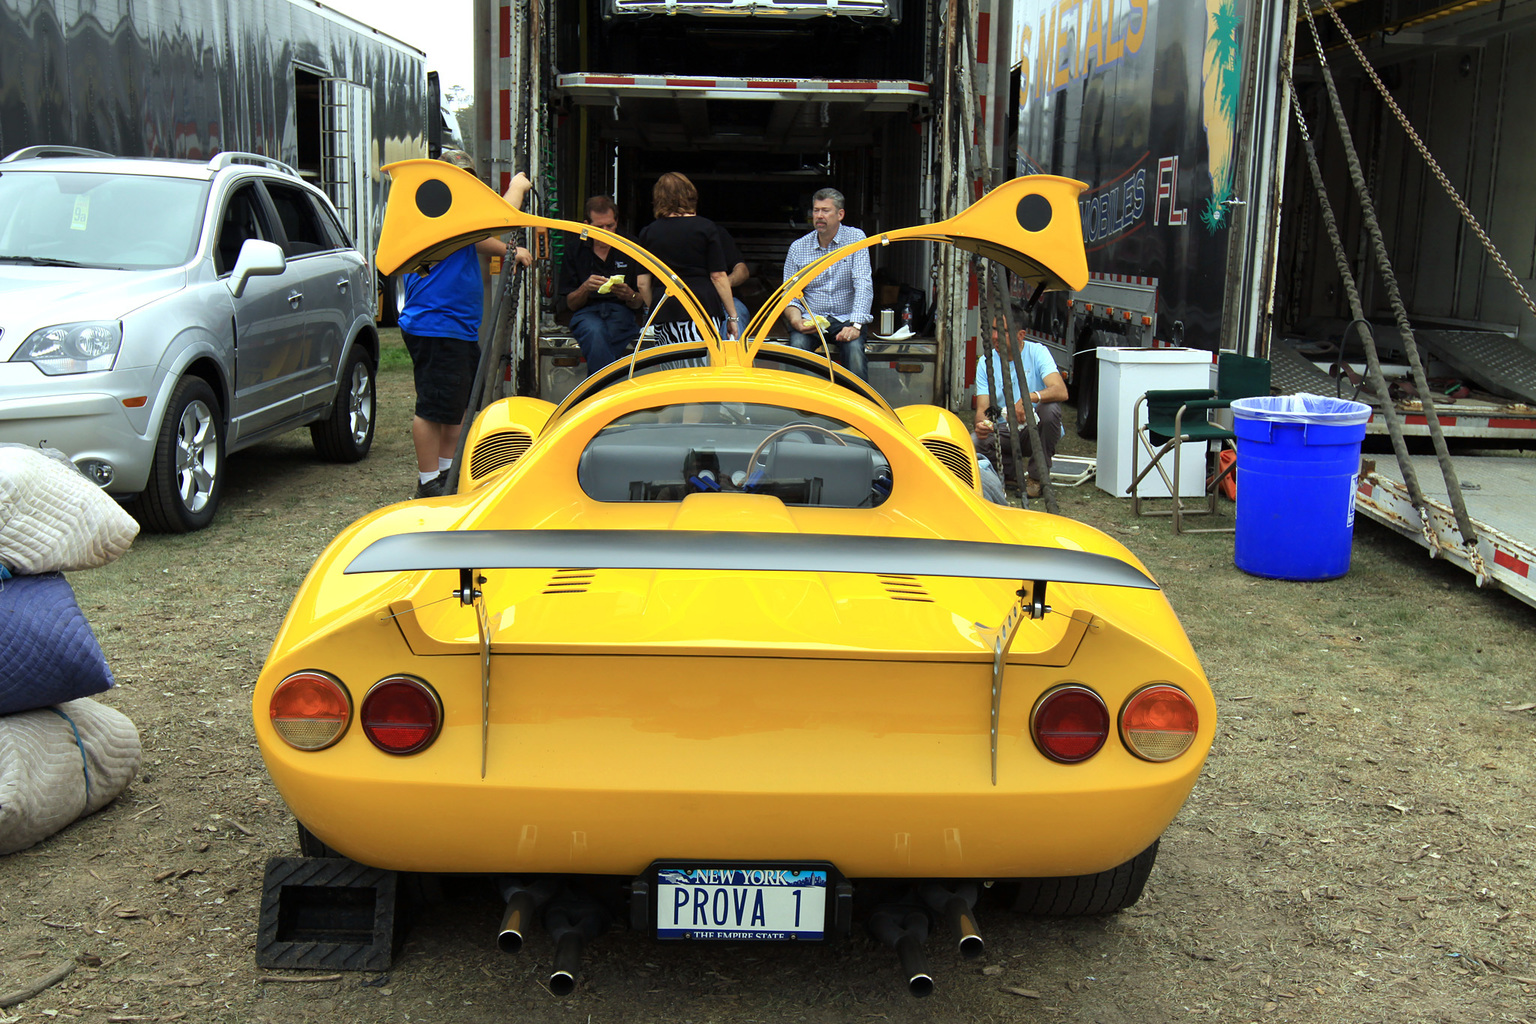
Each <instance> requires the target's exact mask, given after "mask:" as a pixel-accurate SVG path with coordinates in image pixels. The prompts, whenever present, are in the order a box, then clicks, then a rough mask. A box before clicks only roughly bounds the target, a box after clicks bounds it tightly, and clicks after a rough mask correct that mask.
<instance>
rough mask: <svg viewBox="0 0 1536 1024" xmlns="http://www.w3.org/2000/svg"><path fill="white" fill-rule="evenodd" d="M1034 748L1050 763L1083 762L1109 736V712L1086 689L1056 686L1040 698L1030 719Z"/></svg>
mask: <svg viewBox="0 0 1536 1024" xmlns="http://www.w3.org/2000/svg"><path fill="white" fill-rule="evenodd" d="M1029 730H1030V733H1031V735H1033V736H1034V740H1035V746H1037V747H1039V748H1040V752H1041V753H1042V754H1044V755H1045V756H1046V757H1048V758H1050V759H1051V760H1052V761H1060V762H1062V763H1063V764H1076V763H1077V762H1079V761H1086V760H1088V759H1089V758H1090V757H1092V756H1093V755H1094V754H1097V753H1098V752H1099V749H1100V748H1101V747H1103V746H1104V741H1105V740H1106V739H1107V738H1108V737H1109V709H1108V708H1106V707H1105V706H1104V701H1103V700H1101V699H1100V698H1099V695H1098V694H1096V693H1094V692H1093V691H1092V690H1090V689H1088V688H1087V687H1086V686H1078V685H1076V684H1068V685H1065V686H1058V687H1056V688H1055V689H1054V690H1052V691H1050V692H1049V693H1047V694H1046V695H1045V696H1044V697H1042V698H1040V702H1039V703H1038V704H1036V705H1035V710H1034V713H1033V714H1032V715H1031V716H1030V722H1029Z"/></svg>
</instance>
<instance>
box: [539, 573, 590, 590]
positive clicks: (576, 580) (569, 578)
mask: <svg viewBox="0 0 1536 1024" xmlns="http://www.w3.org/2000/svg"><path fill="white" fill-rule="evenodd" d="M596 578H597V573H595V572H593V571H592V570H591V569H556V570H555V574H554V575H553V576H551V577H550V578H549V582H548V583H546V584H544V593H546V594H585V593H586V592H587V587H589V586H591V584H592V581H593V580H594V579H596Z"/></svg>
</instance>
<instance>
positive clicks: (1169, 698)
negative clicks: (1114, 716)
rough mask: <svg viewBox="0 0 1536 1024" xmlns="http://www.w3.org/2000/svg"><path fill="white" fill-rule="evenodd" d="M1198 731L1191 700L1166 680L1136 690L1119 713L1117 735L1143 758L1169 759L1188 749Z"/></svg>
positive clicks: (1195, 712) (1198, 721) (1197, 714)
mask: <svg viewBox="0 0 1536 1024" xmlns="http://www.w3.org/2000/svg"><path fill="white" fill-rule="evenodd" d="M1199 731H1200V713H1199V712H1198V711H1197V710H1196V709H1195V702H1194V701H1192V700H1190V699H1189V694H1187V693H1185V692H1184V691H1183V690H1181V689H1179V688H1178V687H1177V686H1173V685H1171V684H1169V683H1154V684H1152V685H1151V686H1147V687H1144V688H1143V689H1140V690H1138V691H1136V692H1135V693H1134V694H1132V695H1131V699H1130V700H1128V701H1126V702H1125V709H1124V710H1123V711H1121V712H1120V738H1121V739H1122V740H1124V741H1125V745H1126V747H1127V748H1128V749H1129V750H1130V752H1131V753H1133V754H1135V755H1136V756H1137V757H1140V758H1143V759H1145V760H1147V761H1172V760H1173V759H1174V758H1176V757H1178V756H1179V755H1180V754H1182V753H1184V751H1186V750H1188V749H1189V748H1190V745H1191V744H1192V743H1194V742H1195V734H1196V733H1198V732H1199Z"/></svg>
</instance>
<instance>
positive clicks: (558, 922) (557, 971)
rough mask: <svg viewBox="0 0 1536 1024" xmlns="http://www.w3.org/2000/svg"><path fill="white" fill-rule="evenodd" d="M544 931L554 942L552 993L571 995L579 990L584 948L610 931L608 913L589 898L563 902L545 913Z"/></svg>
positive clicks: (550, 976)
mask: <svg viewBox="0 0 1536 1024" xmlns="http://www.w3.org/2000/svg"><path fill="white" fill-rule="evenodd" d="M544 930H545V931H547V932H548V933H549V936H550V938H552V939H554V940H555V963H554V970H553V971H552V972H551V973H550V975H549V991H550V992H552V993H553V994H555V995H557V996H568V995H570V994H571V993H572V992H574V991H576V972H577V971H579V970H580V969H581V951H582V948H583V947H584V946H585V945H586V944H587V943H588V942H591V941H592V940H593V939H595V938H597V937H598V936H599V935H601V934H603V932H605V931H607V930H608V911H607V910H606V909H604V907H603V905H602V904H601V903H597V902H595V901H592V900H586V899H579V898H578V899H571V900H561V901H560V902H557V903H554V904H552V905H551V906H550V907H549V909H548V910H546V911H544Z"/></svg>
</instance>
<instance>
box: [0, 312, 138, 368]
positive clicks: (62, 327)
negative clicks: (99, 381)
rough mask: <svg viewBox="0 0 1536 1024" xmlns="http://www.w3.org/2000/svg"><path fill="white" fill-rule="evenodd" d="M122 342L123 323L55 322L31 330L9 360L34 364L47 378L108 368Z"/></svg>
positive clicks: (90, 321) (100, 321)
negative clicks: (51, 324)
mask: <svg viewBox="0 0 1536 1024" xmlns="http://www.w3.org/2000/svg"><path fill="white" fill-rule="evenodd" d="M122 344H123V325H122V324H120V323H118V322H117V321H115V320H88V321H84V322H82V323H77V324H55V325H54V326H52V327H44V328H43V329H42V330H40V331H33V332H32V334H31V335H30V336H29V337H28V338H27V340H26V341H24V342H22V343H21V347H20V348H18V349H17V350H16V354H15V355H14V356H12V357H11V362H13V363H15V362H29V363H34V364H36V366H37V368H38V369H39V370H42V371H43V372H44V373H46V374H48V376H50V377H57V376H59V375H61V374H66V373H90V372H91V371H92V370H110V369H112V364H113V363H115V362H117V350H118V349H119V348H120V347H121V346H122Z"/></svg>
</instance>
